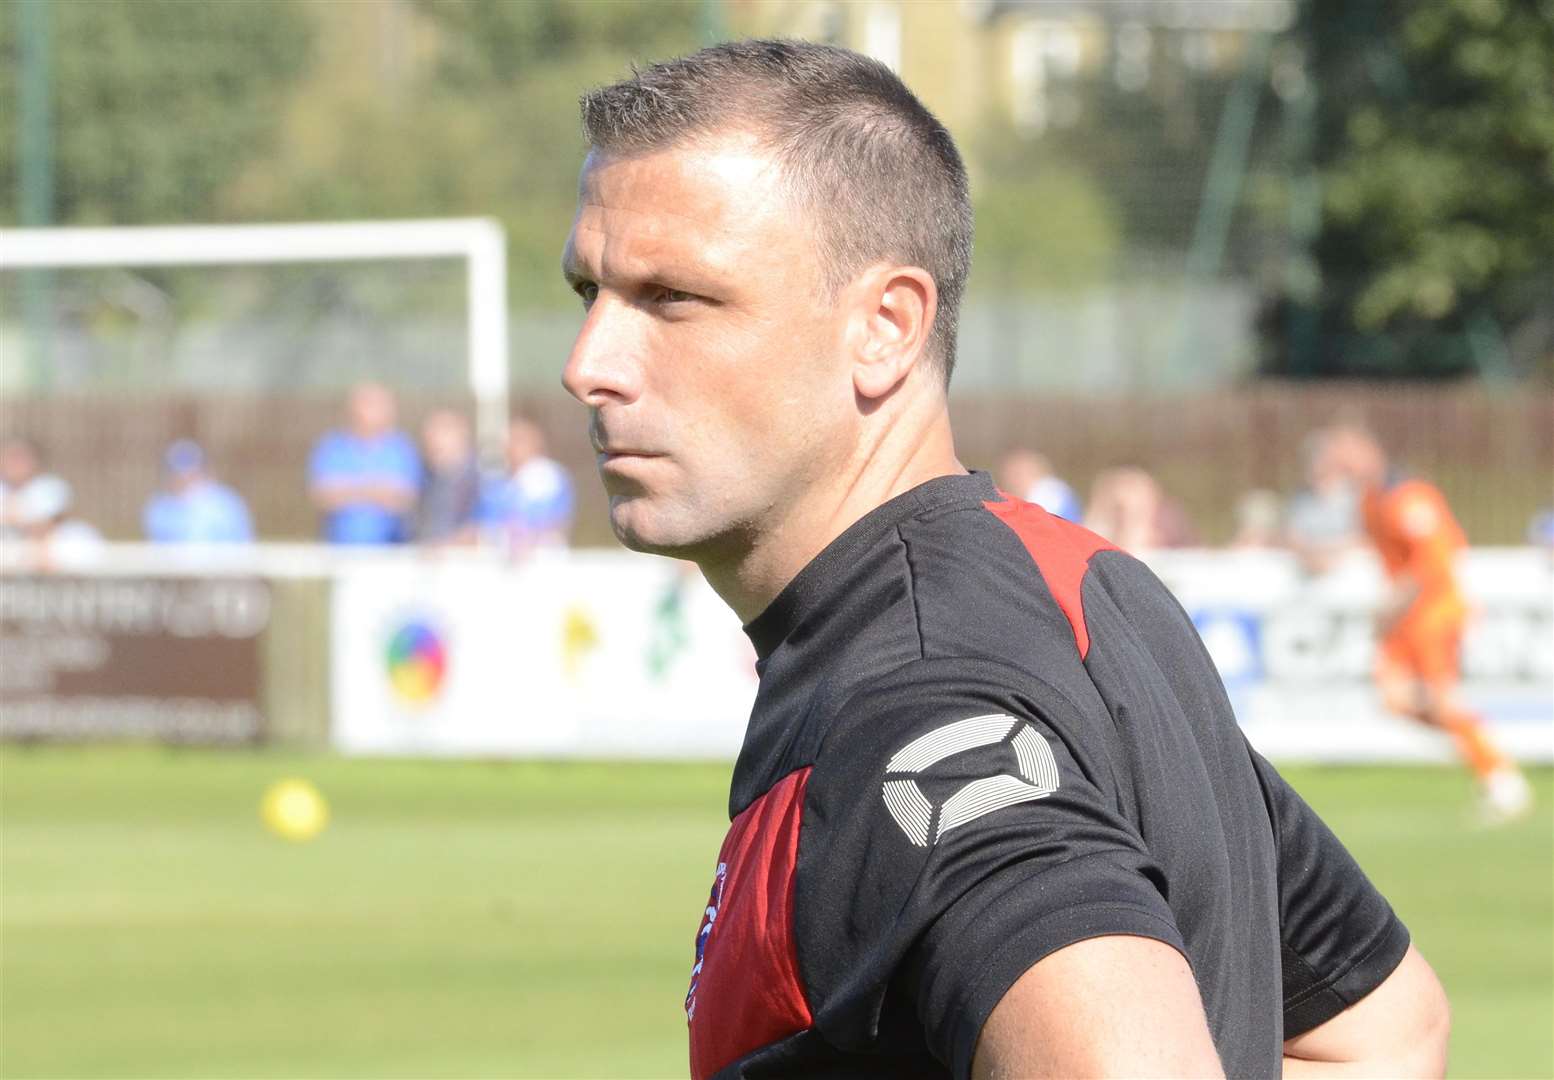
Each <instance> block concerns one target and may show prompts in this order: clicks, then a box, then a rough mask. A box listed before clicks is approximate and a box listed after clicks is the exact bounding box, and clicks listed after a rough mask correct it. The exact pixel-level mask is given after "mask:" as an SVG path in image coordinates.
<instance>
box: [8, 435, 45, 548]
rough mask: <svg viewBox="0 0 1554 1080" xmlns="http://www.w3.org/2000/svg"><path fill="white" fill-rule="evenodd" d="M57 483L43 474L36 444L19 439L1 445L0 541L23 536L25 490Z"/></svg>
mask: <svg viewBox="0 0 1554 1080" xmlns="http://www.w3.org/2000/svg"><path fill="white" fill-rule="evenodd" d="M57 479H58V478H57V477H53V476H50V475H48V474H47V473H45V472H44V471H43V454H42V452H41V451H40V450H39V449H38V444H37V443H35V442H33V441H32V440H30V439H24V438H21V437H20V436H11V437H10V438H7V439H5V440H4V441H3V442H0V539H14V538H20V537H21V536H22V535H23V534H24V521H23V516H24V512H23V509H22V508H23V506H24V505H25V502H26V498H27V491H28V489H29V488H30V487H31V486H32V485H34V484H37V483H39V482H52V481H55V480H57Z"/></svg>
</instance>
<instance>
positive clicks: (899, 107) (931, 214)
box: [581, 39, 972, 383]
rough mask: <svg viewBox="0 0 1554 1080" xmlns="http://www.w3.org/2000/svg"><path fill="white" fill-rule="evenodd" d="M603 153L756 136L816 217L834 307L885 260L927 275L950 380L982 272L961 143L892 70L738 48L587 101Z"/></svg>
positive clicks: (849, 55)
mask: <svg viewBox="0 0 1554 1080" xmlns="http://www.w3.org/2000/svg"><path fill="white" fill-rule="evenodd" d="M581 104H582V114H583V132H584V134H585V136H586V137H587V139H588V142H589V144H590V145H591V146H592V147H593V148H594V149H595V150H598V151H601V152H603V153H606V154H635V153H649V152H653V151H657V150H663V149H667V148H670V147H672V146H676V145H678V144H681V143H684V142H689V141H691V140H693V139H696V138H698V137H703V136H715V135H718V134H721V133H724V132H729V131H736V130H741V131H748V132H750V133H751V134H752V135H754V136H755V138H756V139H757V140H758V141H759V142H760V143H761V145H762V146H764V147H765V148H767V149H768V150H770V151H771V152H772V154H773V156H774V158H775V160H776V161H777V163H778V166H779V168H780V169H781V170H782V173H783V176H784V178H785V180H786V182H787V183H788V184H789V185H790V188H791V190H792V192H793V194H794V195H795V196H796V199H797V201H798V202H799V203H800V205H802V206H803V207H805V209H807V210H808V211H809V213H810V216H811V223H812V228H813V232H814V237H815V241H816V245H817V247H818V249H819V252H820V263H821V273H822V277H823V281H824V285H825V287H826V288H827V289H829V290H830V291H831V293H832V294H833V295H834V294H835V292H836V291H837V290H839V289H840V288H841V287H842V286H844V285H845V284H847V283H848V282H849V281H851V280H852V279H853V277H854V276H856V275H857V274H858V273H859V272H860V271H862V270H863V269H864V268H865V267H867V266H868V265H869V264H871V263H874V262H878V261H880V260H890V261H892V262H898V263H904V264H910V265H913V266H920V267H922V268H923V269H924V270H927V271H928V272H929V274H931V275H932V276H933V279H934V284H935V285H936V286H937V287H938V293H939V303H938V312H937V315H936V316H935V319H934V325H933V328H932V330H931V331H930V334H929V338H928V349H927V351H928V355H929V357H930V359H931V360H932V361H934V362H935V363H937V364H938V365H939V367H940V368H941V369H942V373H943V376H944V379H945V382H946V383H948V382H949V378H950V374H951V372H952V371H953V369H954V366H955V330H956V322H957V317H958V314H959V310H960V301H961V296H962V294H963V293H964V292H965V288H966V278H967V276H968V275H969V274H970V272H971V241H972V220H971V199H970V195H969V192H968V189H967V181H966V167H965V165H964V164H963V163H962V162H961V158H960V153H959V152H958V151H957V150H956V149H955V142H954V140H953V139H951V138H950V133H949V132H948V131H946V130H945V128H944V125H943V124H941V123H940V122H939V121H938V120H937V119H936V118H935V117H934V115H933V114H932V113H930V112H929V111H928V110H927V109H926V108H925V107H924V106H923V103H922V102H920V101H918V100H917V98H916V96H914V95H913V93H912V92H911V91H910V90H908V89H907V87H906V84H904V83H903V82H902V81H901V80H900V79H899V78H898V77H897V76H896V75H895V73H894V72H892V71H891V70H890V69H889V68H887V67H886V66H885V65H884V64H881V63H879V62H878V61H876V60H872V59H870V58H869V57H866V56H862V55H860V54H858V53H855V52H851V51H849V50H847V49H842V48H838V47H836V46H833V45H815V44H811V43H808V42H801V41H786V40H771V39H759V40H751V41H736V42H727V43H725V44H721V45H714V46H711V47H710V48H706V49H702V50H701V51H700V52H697V53H693V54H691V55H690V56H683V57H680V58H678V59H674V60H666V61H663V62H662V63H657V64H653V65H652V66H650V67H647V68H643V69H641V70H638V71H634V73H633V74H632V76H631V78H629V79H623V80H621V81H620V82H617V83H614V84H612V85H610V86H605V87H601V88H599V89H597V90H592V91H590V92H589V93H587V94H584V95H583V98H582V102H581Z"/></svg>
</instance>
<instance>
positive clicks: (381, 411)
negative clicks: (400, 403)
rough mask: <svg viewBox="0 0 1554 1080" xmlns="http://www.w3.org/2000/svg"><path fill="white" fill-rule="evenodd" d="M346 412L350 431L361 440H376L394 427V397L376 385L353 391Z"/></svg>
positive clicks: (366, 385)
mask: <svg viewBox="0 0 1554 1080" xmlns="http://www.w3.org/2000/svg"><path fill="white" fill-rule="evenodd" d="M346 411H347V413H348V414H349V416H350V423H351V430H352V431H354V432H355V433H356V434H357V435H360V436H362V437H363V438H368V439H370V438H376V437H377V436H379V435H382V434H383V433H384V432H386V431H388V430H389V429H390V428H392V427H393V426H394V419H395V416H394V412H395V410H394V397H393V395H392V394H390V393H389V392H388V390H387V389H385V388H384V387H381V386H378V385H376V384H372V383H368V384H364V385H361V386H358V387H356V388H355V389H353V390H352V391H351V397H350V402H349V404H348V405H347V407H346Z"/></svg>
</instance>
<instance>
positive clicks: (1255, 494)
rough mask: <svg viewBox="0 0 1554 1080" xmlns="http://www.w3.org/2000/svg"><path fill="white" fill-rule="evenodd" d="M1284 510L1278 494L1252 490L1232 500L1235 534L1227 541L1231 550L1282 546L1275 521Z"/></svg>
mask: <svg viewBox="0 0 1554 1080" xmlns="http://www.w3.org/2000/svg"><path fill="white" fill-rule="evenodd" d="M1283 511H1284V508H1283V506H1282V505H1281V500H1280V499H1279V493H1278V492H1276V491H1268V490H1266V489H1265V488H1254V489H1253V490H1251V491H1248V492H1247V493H1246V494H1244V495H1242V496H1241V498H1239V499H1237V500H1236V533H1235V535H1234V536H1232V537H1231V538H1230V546H1231V547H1233V548H1275V547H1282V546H1283V540H1284V531H1283V530H1282V529H1281V528H1280V521H1279V519H1280V518H1281V517H1282V516H1283Z"/></svg>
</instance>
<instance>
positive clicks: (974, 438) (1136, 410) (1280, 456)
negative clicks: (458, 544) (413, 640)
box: [0, 381, 1554, 547]
mask: <svg viewBox="0 0 1554 1080" xmlns="http://www.w3.org/2000/svg"><path fill="white" fill-rule="evenodd" d="M518 405H519V407H520V408H521V410H522V412H523V413H524V414H525V415H527V416H529V417H531V418H532V419H533V420H534V422H535V424H536V425H537V426H538V428H539V429H541V431H542V434H543V437H544V440H545V442H546V444H547V445H548V447H549V453H550V455H551V457H553V458H554V459H555V460H556V461H558V462H559V463H560V464H561V465H562V466H563V467H564V468H565V469H566V470H567V472H568V473H569V474H570V476H571V477H572V478H573V480H574V482H575V483H576V484H577V487H578V491H579V493H580V496H579V499H578V505H577V518H576V523H575V527H574V529H573V533H572V537H573V542H574V543H575V544H577V545H579V546H585V547H586V546H593V545H601V544H609V543H612V542H613V541H612V538H611V533H610V530H609V524H608V521H607V519H606V516H605V502H604V499H603V497H602V494H601V493H600V491H599V489H598V487H597V485H596V484H594V483H591V482H590V481H591V477H592V472H593V464H594V463H593V450H592V448H591V447H590V446H589V444H588V438H587V432H586V418H585V415H584V413H583V410H582V408H581V406H579V405H577V404H576V403H575V402H573V401H571V400H570V399H568V398H565V397H563V396H561V395H560V394H559V393H556V394H554V395H551V396H533V397H530V398H528V399H526V400H523V401H521V402H519V403H518ZM449 408H452V409H456V410H458V411H460V412H463V413H466V414H470V413H472V412H473V403H472V402H470V401H468V400H467V399H465V398H461V397H459V396H458V395H456V394H451V393H450V394H444V395H441V396H432V395H430V394H410V393H401V395H400V406H399V409H400V420H401V423H402V425H403V427H404V428H406V429H407V430H409V431H418V430H420V429H421V427H422V425H423V422H424V421H425V420H426V418H427V417H428V416H430V415H431V414H433V413H435V412H437V411H438V410H440V409H449ZM952 410H953V413H954V416H955V421H956V431H957V433H958V438H959V450H960V455H961V459H962V460H963V461H964V462H966V464H967V465H969V466H972V467H977V468H993V467H994V466H995V465H996V463H997V462H998V460H999V458H1000V457H1001V455H1003V454H1004V453H1005V452H1006V451H1007V450H1009V449H1010V448H1012V447H1015V446H1027V447H1034V448H1036V449H1039V450H1040V451H1041V452H1042V453H1043V454H1044V455H1045V456H1046V457H1047V458H1048V459H1050V460H1051V461H1052V462H1053V463H1054V465H1055V466H1056V467H1057V469H1058V470H1059V472H1060V473H1061V475H1062V476H1064V478H1065V479H1067V480H1068V482H1069V483H1070V484H1072V485H1073V487H1074V488H1075V489H1076V490H1077V491H1078V493H1079V495H1080V497H1081V499H1087V498H1088V496H1089V495H1090V493H1091V487H1092V485H1093V484H1094V482H1095V480H1096V478H1097V477H1098V476H1099V475H1101V474H1102V473H1104V472H1106V471H1107V470H1110V469H1115V468H1116V467H1118V466H1124V465H1131V466H1140V467H1143V468H1145V469H1147V470H1149V471H1150V472H1151V473H1152V474H1153V475H1154V476H1155V477H1156V478H1157V479H1158V481H1159V482H1160V484H1161V486H1162V487H1163V488H1164V489H1165V490H1166V491H1167V492H1168V493H1170V495H1171V496H1172V497H1173V498H1174V499H1175V500H1177V501H1178V502H1179V503H1180V504H1181V506H1182V508H1183V510H1184V512H1185V513H1186V515H1187V517H1188V518H1189V519H1190V521H1191V523H1192V524H1193V526H1194V532H1195V534H1196V535H1197V536H1198V537H1200V538H1201V542H1203V543H1208V544H1220V543H1225V542H1227V541H1229V540H1230V539H1231V537H1232V536H1233V535H1234V533H1235V529H1236V526H1235V520H1234V518H1235V506H1236V502H1237V499H1238V498H1239V497H1240V496H1241V495H1243V494H1244V493H1246V492H1248V491H1252V490H1271V491H1274V492H1280V493H1286V494H1287V493H1290V492H1293V491H1295V490H1297V489H1298V488H1299V487H1300V486H1301V485H1302V483H1303V482H1304V476H1303V468H1304V465H1303V455H1302V445H1303V442H1304V441H1305V440H1306V439H1307V437H1308V436H1309V435H1310V434H1311V432H1312V431H1313V430H1315V429H1317V428H1319V427H1322V426H1324V425H1327V424H1331V423H1333V422H1334V421H1335V420H1339V419H1346V420H1352V421H1357V422H1361V423H1364V424H1366V425H1368V426H1369V427H1370V428H1371V429H1372V430H1373V431H1374V432H1375V433H1376V435H1377V436H1379V438H1380V440H1381V442H1382V443H1383V444H1384V445H1385V446H1387V447H1388V449H1389V450H1390V451H1391V453H1392V456H1393V459H1394V461H1396V462H1397V463H1398V464H1399V465H1400V466H1401V467H1403V468H1404V469H1405V470H1407V471H1409V472H1412V473H1416V474H1418V475H1421V476H1423V477H1425V478H1426V479H1429V480H1430V481H1431V482H1433V483H1435V484H1437V485H1438V486H1439V487H1440V488H1441V489H1442V490H1443V492H1444V493H1445V495H1446V497H1447V499H1448V502H1449V503H1450V505H1451V506H1452V508H1453V511H1454V512H1455V513H1456V515H1457V517H1458V518H1459V520H1460V521H1461V522H1462V524H1463V527H1464V528H1465V530H1466V532H1467V535H1468V537H1469V539H1470V540H1471V541H1472V542H1473V543H1477V544H1515V543H1521V542H1523V541H1524V540H1525V539H1526V536H1527V529H1528V522H1529V520H1530V519H1531V517H1532V516H1533V515H1534V514H1535V513H1537V512H1538V511H1539V510H1541V509H1544V508H1546V507H1547V506H1548V505H1549V503H1550V499H1551V495H1554V492H1551V487H1550V479H1551V470H1550V463H1551V462H1554V396H1551V395H1548V394H1542V393H1534V392H1531V391H1527V390H1522V391H1514V392H1513V391H1503V392H1502V391H1496V390H1495V389H1493V388H1492V387H1485V386H1482V385H1470V384H1457V385H1423V384H1413V385H1380V384H1364V383H1327V384H1317V385H1313V384H1310V383H1305V384H1289V383H1279V382H1270V381H1263V382H1259V383H1256V384H1251V385H1247V386H1244V387H1234V388H1229V389H1225V390H1219V391H1214V392H1205V393H1194V394H1182V395H1172V396H1158V395H1150V394H1140V395H1130V394H1127V393H1114V394H1108V395H1103V396H1074V397H1061V396H1050V395H1034V394H1019V393H1009V392H1004V393H998V394H991V393H989V394H981V393H972V392H965V393H959V394H956V395H953V399H952ZM339 414H340V399H339V397H338V396H336V395H333V394H331V395H329V396H324V395H321V394H310V395H302V394H298V395H290V396H289V395H278V394H270V395H264V396H252V395H244V396H236V395H233V396H221V395H172V396H161V395H158V396H137V395H134V394H123V395H91V396H86V395H72V394H55V395H51V396H47V397H36V398H27V397H15V398H11V399H8V400H6V401H4V402H3V403H0V435H20V436H25V437H26V438H28V439H30V440H32V441H33V442H35V443H36V444H37V445H38V446H40V447H41V448H42V449H43V451H44V453H45V454H46V457H47V463H48V467H49V469H50V470H51V471H53V472H55V473H57V474H58V475H60V476H62V477H64V478H65V479H66V480H68V481H69V483H70V484H71V485H72V487H73V489H74V494H75V501H74V508H75V512H76V513H77V514H79V515H80V516H81V517H82V518H84V519H85V520H87V521H89V522H90V523H91V524H93V525H95V526H96V527H97V528H98V529H99V530H101V532H102V533H103V534H104V535H105V536H107V537H108V538H109V539H111V540H135V539H140V538H141V537H142V531H141V530H142V510H143V507H144V504H145V501H146V499H147V498H148V496H149V495H150V494H151V493H152V492H154V491H155V490H156V489H157V486H158V483H159V479H160V470H161V469H162V461H163V453H164V450H165V449H166V448H167V446H168V445H169V443H171V442H173V441H174V440H177V439H184V438H188V439H193V440H195V441H196V442H198V443H199V445H201V446H202V447H203V448H204V451H205V453H206V455H207V456H208V458H209V460H210V462H211V463H212V465H213V467H214V470H215V472H216V473H217V474H218V475H219V476H220V477H221V479H222V480H223V482H225V483H226V484H228V485H230V486H231V487H232V488H233V489H234V490H235V491H237V492H238V493H240V494H241V495H242V496H243V497H244V498H245V499H246V500H247V503H248V505H249V507H250V508H251V510H252V514H253V519H254V524H255V529H256V532H257V535H258V536H259V538H260V539H262V540H266V541H300V540H307V539H312V538H315V537H318V536H319V535H320V519H319V516H318V514H317V512H316V510H315V508H314V506H313V504H312V503H311V502H310V501H309V498H308V496H307V484H308V467H309V454H310V452H311V450H312V449H313V447H314V446H315V444H316V442H317V440H318V439H319V438H320V436H321V435H322V434H323V433H324V432H326V431H328V430H329V429H330V428H331V427H332V426H333V425H335V424H336V423H337V422H338V420H339ZM491 452H492V451H491V448H487V453H488V456H489V454H490V453H491Z"/></svg>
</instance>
